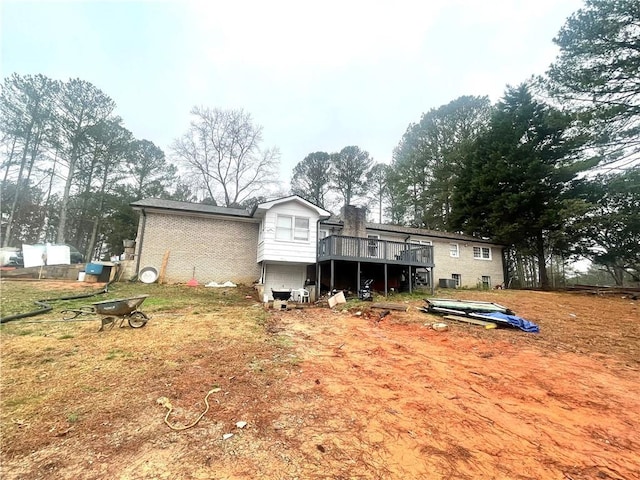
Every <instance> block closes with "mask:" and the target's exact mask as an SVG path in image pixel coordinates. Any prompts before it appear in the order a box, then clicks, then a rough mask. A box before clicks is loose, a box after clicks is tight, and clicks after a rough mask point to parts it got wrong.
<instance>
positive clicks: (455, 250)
mask: <svg viewBox="0 0 640 480" xmlns="http://www.w3.org/2000/svg"><path fill="white" fill-rule="evenodd" d="M449 256H451V257H453V258H458V257H459V256H460V249H459V247H458V244H457V243H450V244H449Z"/></svg>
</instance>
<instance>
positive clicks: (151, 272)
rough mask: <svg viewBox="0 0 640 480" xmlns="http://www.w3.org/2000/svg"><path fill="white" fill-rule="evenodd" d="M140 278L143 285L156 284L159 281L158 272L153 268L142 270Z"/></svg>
mask: <svg viewBox="0 0 640 480" xmlns="http://www.w3.org/2000/svg"><path fill="white" fill-rule="evenodd" d="M138 278H139V279H140V281H141V282H142V283H154V282H155V281H156V280H158V270H156V269H155V268H153V267H144V268H143V269H142V270H140V274H139V275H138Z"/></svg>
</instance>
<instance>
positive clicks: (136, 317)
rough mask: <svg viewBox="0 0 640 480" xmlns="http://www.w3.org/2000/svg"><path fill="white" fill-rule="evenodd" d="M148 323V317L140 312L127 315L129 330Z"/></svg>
mask: <svg viewBox="0 0 640 480" xmlns="http://www.w3.org/2000/svg"><path fill="white" fill-rule="evenodd" d="M148 321H149V317H147V316H146V315H145V314H144V313H142V312H137V311H136V312H133V313H132V314H131V315H129V326H130V327H131V328H140V327H144V326H145V325H146V324H147V322H148Z"/></svg>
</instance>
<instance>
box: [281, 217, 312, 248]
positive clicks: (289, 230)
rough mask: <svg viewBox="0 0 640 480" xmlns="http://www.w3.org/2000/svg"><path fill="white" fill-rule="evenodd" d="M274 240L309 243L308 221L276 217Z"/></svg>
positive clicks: (304, 218)
mask: <svg viewBox="0 0 640 480" xmlns="http://www.w3.org/2000/svg"><path fill="white" fill-rule="evenodd" d="M276 240H283V241H287V240H298V241H304V242H306V241H309V219H308V218H307V217H292V216H290V215H278V218H277V220H276Z"/></svg>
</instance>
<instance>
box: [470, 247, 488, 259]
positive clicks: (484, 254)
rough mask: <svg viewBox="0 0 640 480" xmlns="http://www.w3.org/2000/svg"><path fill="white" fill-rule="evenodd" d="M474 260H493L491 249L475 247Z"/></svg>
mask: <svg viewBox="0 0 640 480" xmlns="http://www.w3.org/2000/svg"><path fill="white" fill-rule="evenodd" d="M473 258H476V259H479V260H491V248H490V247H473Z"/></svg>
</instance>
